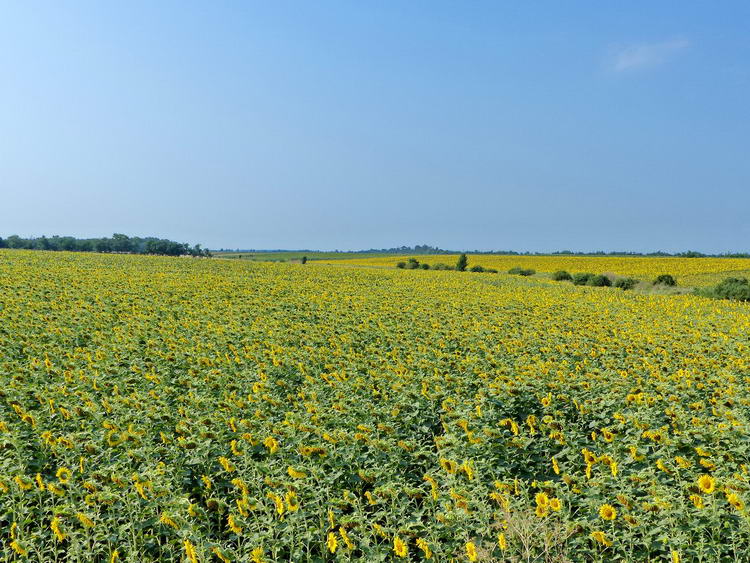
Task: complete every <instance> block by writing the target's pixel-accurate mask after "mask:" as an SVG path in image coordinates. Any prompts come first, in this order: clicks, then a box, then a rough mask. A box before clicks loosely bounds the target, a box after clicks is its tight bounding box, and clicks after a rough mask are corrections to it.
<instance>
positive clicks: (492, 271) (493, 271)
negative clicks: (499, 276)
mask: <svg viewBox="0 0 750 563" xmlns="http://www.w3.org/2000/svg"><path fill="white" fill-rule="evenodd" d="M484 271H485V272H487V273H488V274H496V273H497V270H496V269H495V268H485V269H484Z"/></svg>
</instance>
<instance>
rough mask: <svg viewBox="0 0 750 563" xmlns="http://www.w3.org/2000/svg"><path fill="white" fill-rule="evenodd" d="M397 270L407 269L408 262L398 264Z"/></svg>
mask: <svg viewBox="0 0 750 563" xmlns="http://www.w3.org/2000/svg"><path fill="white" fill-rule="evenodd" d="M396 268H401V269H402V270H403V269H404V268H406V262H398V263H397V264H396Z"/></svg>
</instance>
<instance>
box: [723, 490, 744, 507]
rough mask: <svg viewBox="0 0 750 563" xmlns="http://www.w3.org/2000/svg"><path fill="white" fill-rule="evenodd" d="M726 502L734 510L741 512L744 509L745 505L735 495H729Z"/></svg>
mask: <svg viewBox="0 0 750 563" xmlns="http://www.w3.org/2000/svg"><path fill="white" fill-rule="evenodd" d="M727 501H728V502H729V504H731V505H732V506H733V507H734V508H735V509H736V510H742V509H743V508H745V503H744V502H743V501H742V499H741V498H740V497H739V496H737V495H736V494H735V493H731V494H728V495H727Z"/></svg>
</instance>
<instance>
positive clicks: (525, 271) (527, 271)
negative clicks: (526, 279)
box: [508, 266, 536, 276]
mask: <svg viewBox="0 0 750 563" xmlns="http://www.w3.org/2000/svg"><path fill="white" fill-rule="evenodd" d="M508 273H509V274H513V275H515V276H533V275H534V274H536V270H533V269H531V268H520V267H518V266H516V267H515V268H511V269H510V270H508Z"/></svg>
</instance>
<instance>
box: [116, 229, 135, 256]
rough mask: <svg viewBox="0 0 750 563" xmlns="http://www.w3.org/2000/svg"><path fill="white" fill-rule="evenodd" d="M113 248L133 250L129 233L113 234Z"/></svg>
mask: <svg viewBox="0 0 750 563" xmlns="http://www.w3.org/2000/svg"><path fill="white" fill-rule="evenodd" d="M112 250H113V251H114V252H133V242H132V241H131V240H130V237H128V236H127V235H123V234H120V233H115V234H113V235H112Z"/></svg>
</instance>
